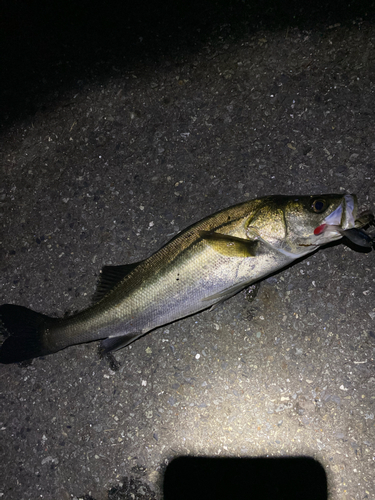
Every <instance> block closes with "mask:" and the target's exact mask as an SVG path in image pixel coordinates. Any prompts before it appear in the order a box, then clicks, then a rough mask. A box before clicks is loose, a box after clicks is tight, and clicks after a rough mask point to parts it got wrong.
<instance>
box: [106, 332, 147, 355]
mask: <svg viewBox="0 0 375 500" xmlns="http://www.w3.org/2000/svg"><path fill="white" fill-rule="evenodd" d="M141 335H142V333H139V332H137V333H131V334H126V335H121V336H119V337H108V338H106V339H103V340H102V341H101V342H100V346H99V353H100V355H101V356H104V355H105V354H107V353H109V352H111V351H118V350H119V349H122V348H123V347H125V346H127V345H129V344H131V343H132V342H133V341H134V340H135V339H137V338H138V337H140V336H141Z"/></svg>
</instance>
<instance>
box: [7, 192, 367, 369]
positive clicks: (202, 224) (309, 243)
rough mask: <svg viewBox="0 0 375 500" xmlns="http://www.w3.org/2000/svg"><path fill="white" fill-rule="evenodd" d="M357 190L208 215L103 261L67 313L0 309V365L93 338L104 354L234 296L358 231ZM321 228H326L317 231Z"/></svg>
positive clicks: (261, 201)
mask: <svg viewBox="0 0 375 500" xmlns="http://www.w3.org/2000/svg"><path fill="white" fill-rule="evenodd" d="M356 215H357V197H356V196H355V195H353V194H326V195H317V196H285V195H273V196H266V197H261V198H256V199H253V200H249V201H245V202H242V203H240V204H237V205H234V206H232V207H229V208H225V209H223V210H220V211H219V212H217V213H215V214H213V215H210V216H208V217H206V218H204V219H202V220H200V221H199V222H196V223H195V224H193V225H192V226H190V227H188V228H186V229H185V230H183V231H182V232H180V233H178V234H177V235H176V236H174V237H173V238H172V239H171V240H170V241H169V242H168V243H167V244H166V245H164V246H163V247H162V248H161V249H160V250H158V251H157V252H155V253H154V254H152V255H151V256H150V257H148V258H146V259H145V260H143V261H140V262H135V263H132V264H125V265H120V266H106V267H104V268H103V270H102V272H101V274H100V278H99V281H98V286H97V291H96V294H95V295H94V298H93V303H92V305H91V306H89V307H88V308H87V309H84V310H82V311H80V312H78V313H76V314H73V315H71V316H67V317H64V318H54V317H50V316H47V315H44V314H41V313H39V312H35V311H32V310H31V309H28V308H26V307H23V306H18V305H14V304H4V305H2V306H0V324H1V329H2V331H3V332H4V333H5V336H6V339H5V341H4V342H3V344H2V346H1V348H0V362H1V363H5V364H6V363H15V362H20V361H24V360H28V359H32V358H37V357H40V356H45V355H48V354H52V353H55V352H57V351H60V350H61V349H65V348H66V347H69V346H72V345H75V344H81V343H86V342H92V341H97V340H100V341H101V343H100V351H101V353H102V354H106V353H109V352H111V351H115V350H118V349H120V348H122V347H125V346H126V345H128V344H130V343H131V342H133V341H134V340H136V339H137V338H139V337H141V336H142V335H145V334H146V333H148V332H150V331H152V330H154V329H156V328H158V327H160V326H163V325H166V324H168V323H172V322H174V321H177V320H179V319H181V318H184V317H187V316H190V315H192V314H195V313H197V312H199V311H202V310H204V309H208V308H212V307H214V306H216V305H217V304H218V303H220V302H222V301H224V300H226V299H228V298H229V297H232V296H233V295H235V294H236V293H237V292H239V291H240V290H242V289H244V288H246V287H247V286H249V285H251V284H252V283H255V282H258V281H259V280H261V279H263V278H265V277H266V276H268V275H269V274H272V273H275V272H276V271H278V270H280V269H281V268H283V267H285V266H288V265H290V264H291V263H292V262H293V261H295V260H297V259H300V258H301V257H304V256H306V255H308V254H311V253H312V252H314V251H316V250H317V249H318V248H319V247H321V246H323V245H325V244H327V243H330V242H332V241H336V240H339V239H340V238H342V237H343V231H350V230H351V229H357V228H358V227H359V226H360V225H361V224H362V225H364V221H358V219H356ZM323 225H325V226H329V230H326V227H325V229H324V230H321V231H320V230H318V231H317V228H320V227H322V226H323Z"/></svg>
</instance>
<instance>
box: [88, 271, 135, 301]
mask: <svg viewBox="0 0 375 500" xmlns="http://www.w3.org/2000/svg"><path fill="white" fill-rule="evenodd" d="M141 262H143V261H140V262H133V264H124V265H122V266H104V267H103V269H102V270H101V272H100V276H99V280H98V285H97V287H96V292H95V294H94V296H93V299H92V300H93V303H95V302H99V300H101V299H102V298H103V297H104V295H107V293H108V292H110V291H111V290H113V288H115V286H116V285H117V284H118V283H120V281H121V280H123V279H124V278H125V276H127V275H128V274H130V273H131V272H132V271H133V270H134V269H135V268H136V267H137V266H138V265H139V264H141Z"/></svg>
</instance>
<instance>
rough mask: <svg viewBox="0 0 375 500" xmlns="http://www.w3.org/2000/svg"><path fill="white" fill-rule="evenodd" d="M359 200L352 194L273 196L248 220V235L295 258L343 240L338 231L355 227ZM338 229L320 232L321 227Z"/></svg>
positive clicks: (264, 201)
mask: <svg viewBox="0 0 375 500" xmlns="http://www.w3.org/2000/svg"><path fill="white" fill-rule="evenodd" d="M356 214H357V198H356V196H355V195H352V194H345V195H341V194H326V195H317V196H271V197H268V198H264V199H263V203H262V204H260V206H259V207H258V210H257V211H256V213H255V214H254V216H253V217H251V219H250V220H249V221H248V228H247V234H248V237H249V238H251V237H252V235H253V236H254V235H256V234H257V235H258V236H259V238H260V239H262V240H263V241H266V242H267V243H268V244H269V245H271V246H272V247H273V248H274V249H277V250H278V251H280V252H281V253H284V254H285V255H289V256H290V257H292V258H298V257H300V256H302V255H305V254H307V253H310V252H312V251H314V250H315V249H316V248H318V247H319V246H321V245H325V244H327V243H329V242H331V241H335V240H338V239H340V238H342V233H341V232H340V231H339V230H347V229H351V228H354V227H355V219H356ZM323 225H324V227H326V226H329V227H331V226H332V228H335V229H332V230H329V231H321V232H320V231H319V230H318V231H317V228H319V227H320V226H323Z"/></svg>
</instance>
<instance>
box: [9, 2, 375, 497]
mask: <svg viewBox="0 0 375 500" xmlns="http://www.w3.org/2000/svg"><path fill="white" fill-rule="evenodd" d="M108 5H109V6H107V7H106V8H105V9H104V10H103V11H102V10H101V9H100V8H99V7H98V6H96V5H95V4H94V8H90V9H88V4H86V3H85V2H82V4H80V7H79V8H73V7H71V6H70V4H67V5H65V6H63V5H62V4H60V3H58V2H56V3H55V7H56V10H53V9H50V10H48V9H45V10H44V11H43V12H44V14H43V16H42V17H38V16H37V15H36V14H35V11H31V10H28V9H29V7H27V6H22V5H21V4H19V5H18V7H17V8H18V9H21V10H20V11H17V10H12V11H11V10H9V12H8V18H6V19H7V20H8V21H9V20H10V21H12V22H11V23H10V24H7V26H9V27H10V28H11V29H9V30H8V32H7V33H6V37H5V41H4V40H3V42H4V43H6V44H7V43H8V49H9V50H6V51H3V52H2V61H3V66H4V65H5V66H4V67H6V68H7V73H6V75H7V77H6V78H5V79H4V80H3V82H2V84H1V88H0V92H1V94H0V95H1V98H2V104H1V110H2V117H3V119H2V134H1V167H2V172H3V174H2V181H1V184H0V201H1V206H2V211H1V213H0V216H1V219H0V227H1V230H0V231H1V247H0V269H1V272H0V303H14V304H19V305H23V306H26V307H30V308H32V309H34V310H36V311H39V312H43V313H45V314H49V315H56V316H62V315H64V314H68V313H72V312H74V311H77V310H80V309H83V308H84V307H86V306H88V305H89V304H90V299H91V297H92V295H93V293H94V291H95V285H96V282H97V279H98V274H99V272H100V269H101V268H102V267H103V266H104V265H108V264H113V265H116V264H124V263H130V262H134V261H138V260H141V259H143V258H145V257H147V256H149V255H150V254H151V253H153V252H154V251H156V250H157V249H158V248H160V247H161V246H162V245H163V244H164V243H166V242H167V241H168V240H169V239H170V238H171V237H172V236H173V235H175V234H176V233H177V232H178V231H180V230H181V229H184V228H185V227H187V226H188V225H190V224H191V223H193V222H195V221H197V220H199V219H200V218H202V217H204V216H206V215H208V214H210V213H213V212H215V211H217V210H219V209H221V208H223V207H226V206H229V205H232V204H234V203H239V202H241V201H244V200H246V199H251V198H255V197H257V196H263V195H268V194H292V195H294V194H318V193H327V192H334V193H344V192H349V193H352V192H353V193H356V194H357V195H358V199H359V203H360V206H361V208H364V209H366V208H367V209H370V210H372V211H373V212H374V211H375V183H374V171H375V170H374V169H375V138H374V132H373V131H374V122H375V116H374V115H375V95H374V89H375V87H374V85H375V50H374V45H375V29H374V24H373V21H374V16H373V14H372V11H371V9H370V8H367V7H366V8H361V9H360V8H358V9H357V10H356V9H355V8H353V9H352V10H350V9H349V7H348V6H346V9H343V10H340V12H336V10H335V9H334V8H333V7H331V6H330V2H328V3H325V5H323V4H322V5H320V4H318V6H315V7H311V8H309V7H308V6H303V8H302V7H301V5H300V4H289V5H288V10H287V11H285V10H284V9H283V8H281V6H279V4H278V3H267V4H266V7H264V8H260V7H259V6H257V5H256V4H246V3H243V2H222V3H214V2H210V3H207V4H204V6H203V7H202V6H200V7H199V6H198V4H197V5H195V4H190V7H188V6H187V5H184V4H172V3H163V4H152V6H150V5H149V4H143V7H144V8H143V7H142V6H141V7H139V8H138V9H134V10H132V11H128V10H127V9H126V8H125V7H122V8H120V7H118V6H117V7H116V4H111V3H110V4H108ZM8 7H9V6H8ZM9 9H10V7H9ZM14 9H16V7H14ZM70 9H71V10H70ZM199 9H200V10H199ZM16 14H17V15H16ZM45 22H48V29H47V28H46V29H45V30H44V31H43V30H42V31H41V30H40V27H41V26H42V25H43V26H44V24H43V23H45ZM15 41H17V43H15ZM374 262H375V257H374V252H368V251H357V249H354V248H353V247H349V246H346V245H344V244H335V245H331V246H329V247H326V248H324V249H321V250H320V251H318V252H317V253H315V254H314V255H311V256H308V257H307V258H305V259H303V260H302V261H300V262H298V263H297V264H295V265H293V266H291V267H289V268H288V269H286V270H284V271H281V272H279V273H277V274H276V275H274V276H272V277H270V278H268V279H266V280H265V281H263V282H262V284H261V286H260V288H259V291H258V293H257V294H256V295H255V297H250V300H249V297H248V296H247V295H246V293H245V292H241V293H239V294H238V295H236V296H235V297H233V298H231V299H230V300H228V301H227V302H224V303H223V304H221V305H219V306H218V307H217V308H216V309H214V310H213V311H205V312H203V313H201V314H198V315H196V316H192V317H189V318H186V319H184V320H181V321H179V322H176V323H173V324H170V325H168V326H166V327H164V328H159V329H157V330H155V331H153V332H151V333H149V334H148V335H146V336H144V337H142V338H141V339H140V340H138V341H136V342H135V343H134V344H132V345H131V346H130V347H127V348H125V349H123V350H121V351H119V352H117V353H115V355H114V358H115V362H114V363H112V364H111V363H110V362H109V360H108V359H100V358H99V356H98V353H97V344H96V343H91V344H86V345H80V346H75V347H71V348H68V349H66V350H64V351H61V352H59V353H57V354H54V355H52V356H47V357H45V358H40V359H37V360H34V361H33V362H32V363H25V364H23V365H2V366H0V394H1V400H2V404H1V409H0V432H1V459H0V477H1V478H2V481H1V482H0V495H1V498H4V499H6V500H28V499H32V500H34V499H36V498H44V499H56V500H60V499H61V500H68V499H71V498H86V499H88V498H90V497H91V498H93V499H95V500H106V499H110V500H118V499H120V498H133V499H137V500H138V499H141V498H142V499H144V498H147V499H149V498H150V499H151V498H155V499H160V498H162V495H163V493H162V492H163V479H164V474H165V472H166V470H167V466H168V464H170V463H171V462H172V463H176V462H173V459H174V458H177V457H181V456H182V457H183V456H190V457H202V456H204V457H213V458H215V457H228V458H229V457H230V458H233V459H234V458H238V457H243V458H257V457H263V458H264V457H273V458H275V457H276V458H288V457H289V458H290V457H311V458H312V459H315V460H316V461H317V462H319V463H320V465H321V466H322V467H323V469H324V471H325V474H326V479H327V482H328V492H329V495H328V498H329V499H332V500H339V499H340V500H342V499H345V500H352V499H355V500H357V499H358V500H359V499H365V498H374V497H375V479H374V477H375V476H374V462H375V417H374V415H375V391H374V389H375V366H374V349H375V324H374V320H375V306H374V293H375V275H374V272H373V269H374ZM115 368H116V369H115ZM314 463H316V462H314ZM234 494H235V493H233V495H234ZM169 498H172V497H169ZM233 498H236V497H233ZM251 498H252V497H251ZM291 498H292V497H291Z"/></svg>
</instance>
